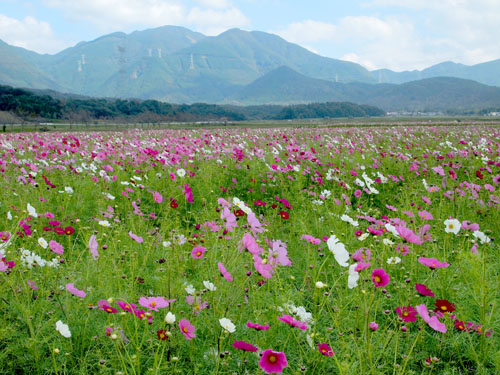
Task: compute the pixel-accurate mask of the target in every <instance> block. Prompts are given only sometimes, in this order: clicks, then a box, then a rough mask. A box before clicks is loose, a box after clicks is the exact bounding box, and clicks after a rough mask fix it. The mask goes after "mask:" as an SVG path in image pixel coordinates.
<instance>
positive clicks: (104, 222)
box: [98, 220, 111, 227]
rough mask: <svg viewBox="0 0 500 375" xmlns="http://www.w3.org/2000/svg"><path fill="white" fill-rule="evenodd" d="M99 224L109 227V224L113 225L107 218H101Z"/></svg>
mask: <svg viewBox="0 0 500 375" xmlns="http://www.w3.org/2000/svg"><path fill="white" fill-rule="evenodd" d="M98 224H99V225H102V226H103V227H109V226H111V224H110V223H109V221H107V220H101V221H99V223H98Z"/></svg>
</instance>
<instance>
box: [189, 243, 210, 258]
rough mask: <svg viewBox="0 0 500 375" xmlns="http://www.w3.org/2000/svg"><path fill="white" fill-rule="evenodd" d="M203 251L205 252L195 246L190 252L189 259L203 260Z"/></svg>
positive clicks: (203, 249) (200, 247)
mask: <svg viewBox="0 0 500 375" xmlns="http://www.w3.org/2000/svg"><path fill="white" fill-rule="evenodd" d="M205 251H207V249H205V248H204V247H203V246H196V247H195V248H193V250H192V251H191V257H192V258H193V259H200V258H203V254H205Z"/></svg>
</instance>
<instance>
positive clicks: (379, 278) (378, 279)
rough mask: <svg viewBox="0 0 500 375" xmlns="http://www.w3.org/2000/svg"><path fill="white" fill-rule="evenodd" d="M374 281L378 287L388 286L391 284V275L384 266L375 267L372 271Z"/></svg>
mask: <svg viewBox="0 0 500 375" xmlns="http://www.w3.org/2000/svg"><path fill="white" fill-rule="evenodd" d="M372 281H373V283H374V284H375V287H376V288H378V287H381V286H386V285H387V284H389V275H388V274H387V272H385V270H384V269H383V268H377V269H374V270H373V272H372Z"/></svg>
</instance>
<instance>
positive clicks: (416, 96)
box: [230, 67, 500, 111]
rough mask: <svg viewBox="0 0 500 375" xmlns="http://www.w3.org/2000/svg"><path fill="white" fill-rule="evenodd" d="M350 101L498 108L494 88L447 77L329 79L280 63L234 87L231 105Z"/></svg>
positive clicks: (399, 106)
mask: <svg viewBox="0 0 500 375" xmlns="http://www.w3.org/2000/svg"><path fill="white" fill-rule="evenodd" d="M331 101H341V102H353V103H357V104H368V105H373V106H377V107H380V108H382V109H384V110H386V111H402V110H408V111H447V110H450V109H453V110H473V109H479V108H489V107H491V108H493V107H500V88H499V87H494V86H486V85H483V84H480V83H477V82H475V81H471V80H464V79H460V78H452V77H436V78H428V79H423V80H418V81H412V82H407V83H404V84H400V85H396V84H367V83H360V82H350V83H335V82H329V81H326V80H319V79H314V78H310V77H307V76H305V75H302V74H300V73H298V72H296V71H294V70H292V69H290V68H288V67H280V68H278V69H275V70H273V71H272V72H270V73H268V74H266V75H265V76H263V77H261V78H259V79H257V80H255V81H254V82H252V83H251V84H249V85H246V86H245V87H243V88H242V89H240V90H239V91H238V92H237V93H236V94H235V95H234V96H233V97H232V98H231V101H230V102H231V103H232V104H244V105H259V104H269V103H273V104H297V103H312V102H331Z"/></svg>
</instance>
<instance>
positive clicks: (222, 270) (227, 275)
mask: <svg viewBox="0 0 500 375" xmlns="http://www.w3.org/2000/svg"><path fill="white" fill-rule="evenodd" d="M217 268H218V269H219V272H220V273H221V275H222V276H223V277H224V278H225V279H226V280H227V281H233V275H231V274H230V273H229V272H227V270H226V268H225V267H224V265H223V264H222V263H221V262H219V263H217Z"/></svg>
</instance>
